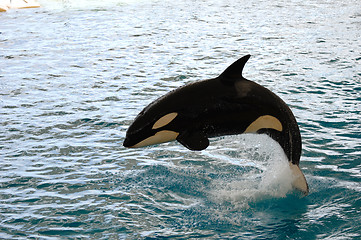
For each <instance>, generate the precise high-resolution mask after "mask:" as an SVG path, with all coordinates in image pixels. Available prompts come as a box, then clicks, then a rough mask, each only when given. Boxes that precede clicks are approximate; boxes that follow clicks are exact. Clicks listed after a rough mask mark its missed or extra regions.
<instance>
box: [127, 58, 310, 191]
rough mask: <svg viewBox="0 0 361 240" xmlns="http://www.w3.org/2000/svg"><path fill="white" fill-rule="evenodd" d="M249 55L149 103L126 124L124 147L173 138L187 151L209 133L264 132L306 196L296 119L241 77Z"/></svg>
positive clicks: (268, 93) (202, 143)
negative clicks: (205, 78)
mask: <svg viewBox="0 0 361 240" xmlns="http://www.w3.org/2000/svg"><path fill="white" fill-rule="evenodd" d="M249 58H250V55H246V56H244V57H242V58H240V59H239V60H237V61H236V62H234V63H233V64H232V65H230V66H229V67H228V68H227V69H226V70H225V71H224V72H223V73H222V74H221V75H219V76H218V77H216V78H213V79H208V80H203V81H197V82H194V83H191V84H188V85H185V86H183V87H180V88H177V89H175V90H173V91H171V92H169V93H167V94H166V95H164V96H162V97H160V98H159V99H157V100H155V101H154V102H152V103H150V104H149V105H148V106H147V107H145V108H144V109H143V110H142V111H141V112H140V113H139V114H138V116H137V117H136V118H135V120H134V122H133V123H132V124H131V125H130V126H129V128H128V130H127V133H126V138H125V140H124V143H123V145H124V147H143V146H148V145H153V144H158V143H163V142H168V141H173V140H177V141H178V142H180V143H181V144H182V145H184V146H185V147H187V148H188V149H190V150H203V149H206V148H207V147H208V145H209V140H208V138H211V137H216V136H223V135H235V134H242V133H258V134H267V135H269V136H270V137H271V138H273V139H274V140H275V141H277V142H278V143H279V144H280V145H281V147H282V149H283V151H284V152H285V154H286V156H287V158H288V160H289V163H290V168H291V170H292V173H293V182H292V185H293V187H294V188H296V189H298V190H300V191H301V192H303V193H304V194H305V195H307V194H308V184H307V181H306V178H305V177H304V175H303V173H302V172H301V169H300V168H299V162H300V157H301V147H302V146H301V134H300V130H299V128H298V125H297V122H296V119H295V117H294V115H293V113H292V111H291V110H290V108H289V107H288V106H287V104H286V103H285V102H284V101H283V100H282V99H281V98H279V97H278V96H277V95H276V94H274V93H273V92H271V91H270V90H268V89H266V88H265V87H263V86H261V85H259V84H257V83H255V82H252V81H250V80H247V79H245V78H244V77H243V76H242V70H243V68H244V65H245V64H246V62H247V61H248V59H249Z"/></svg>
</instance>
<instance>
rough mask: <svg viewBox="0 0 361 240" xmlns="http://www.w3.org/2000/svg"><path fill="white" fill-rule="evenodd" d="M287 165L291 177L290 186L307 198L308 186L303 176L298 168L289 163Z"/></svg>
mask: <svg viewBox="0 0 361 240" xmlns="http://www.w3.org/2000/svg"><path fill="white" fill-rule="evenodd" d="M289 164H290V168H291V171H292V175H293V180H292V186H293V187H294V188H295V189H297V190H299V191H301V192H302V193H303V194H304V195H305V196H307V195H308V184H307V181H306V178H305V175H303V173H302V171H301V169H300V167H299V166H297V165H295V164H292V163H291V162H290V163H289Z"/></svg>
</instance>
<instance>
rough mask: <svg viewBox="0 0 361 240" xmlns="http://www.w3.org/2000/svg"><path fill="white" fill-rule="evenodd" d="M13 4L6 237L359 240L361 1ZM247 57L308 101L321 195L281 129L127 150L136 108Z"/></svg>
mask: <svg viewBox="0 0 361 240" xmlns="http://www.w3.org/2000/svg"><path fill="white" fill-rule="evenodd" d="M41 3H42V5H43V7H42V8H39V9H23V10H10V11H8V12H6V13H1V14H0V22H1V25H0V49H1V51H0V95H1V96H0V111H1V112H0V114H1V115H0V116H1V117H0V118H1V121H0V130H1V131H0V149H1V153H0V213H1V214H0V238H2V239H74V238H93V239H146V238H147V239H153V238H154V239H156V238H161V237H166V238H167V237H168V238H171V239H187V238H196V239H199V238H205V239H218V238H222V239H237V238H239V239H358V238H360V233H361V227H360V225H361V217H360V216H361V214H360V213H361V212H360V209H361V200H360V192H361V183H360V179H361V172H360V167H361V158H360V155H361V135H360V123H361V120H360V110H361V107H360V100H361V95H360V90H361V85H360V78H361V68H360V61H361V55H360V54H361V42H360V39H361V10H360V8H358V7H357V5H359V4H358V1H356V0H347V1H310V0H306V1H296V0H292V1H288V2H283V1H271V2H270V1H258V2H254V3H253V2H250V1H186V0H185V1H183V0H181V1H176V2H174V1H156V0H154V1H115V0H114V1H105V3H104V4H103V3H102V4H100V3H97V2H96V1H76V2H70V1H41ZM245 54H251V55H252V57H251V59H250V60H249V62H248V63H247V65H246V68H245V69H244V75H245V77H246V78H248V79H250V80H253V81H256V82H257V83H259V84H261V85H263V86H265V87H267V88H269V89H270V90H272V91H273V92H275V93H276V94H277V95H279V96H280V97H281V98H282V99H284V100H285V102H286V103H287V104H288V105H289V106H290V107H291V109H292V110H293V112H294V114H295V116H296V118H297V120H298V122H299V125H300V129H301V134H302V137H303V152H302V158H301V163H300V166H301V168H302V170H303V172H304V173H305V176H306V178H307V180H308V182H309V185H310V195H309V196H307V197H305V198H300V196H299V195H298V193H297V192H293V191H292V190H291V188H290V185H289V180H290V173H289V169H288V168H287V166H288V165H287V159H286V158H285V156H284V154H283V152H282V151H281V150H280V148H279V146H278V145H277V144H275V143H274V142H272V141H270V139H269V138H267V137H263V136H260V137H255V136H250V135H247V136H229V137H223V138H215V139H212V141H211V146H210V147H209V148H208V149H207V150H205V151H202V152H191V151H189V150H187V149H185V148H184V147H183V146H181V145H180V144H178V143H176V142H174V143H167V144H163V145H158V146H154V147H149V148H142V149H125V148H124V147H122V142H123V140H124V137H125V132H126V129H127V127H128V126H129V124H130V123H131V122H132V120H133V119H134V117H135V116H136V115H137V114H138V112H139V111H141V110H142V109H143V107H144V106H146V105H147V104H149V103H150V102H151V101H153V100H155V99H156V98H157V97H158V96H161V95H163V94H165V93H167V92H168V91H170V90H172V89H175V88H176V87H178V86H182V85H184V84H186V83H190V82H193V81H197V80H201V79H206V78H212V77H216V76H217V75H218V74H220V73H221V72H222V71H223V70H224V69H225V68H226V67H227V66H228V65H229V64H231V63H232V62H233V61H235V60H236V59H238V58H240V57H242V56H243V55H245Z"/></svg>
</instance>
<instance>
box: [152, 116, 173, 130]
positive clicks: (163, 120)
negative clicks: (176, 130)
mask: <svg viewBox="0 0 361 240" xmlns="http://www.w3.org/2000/svg"><path fill="white" fill-rule="evenodd" d="M177 115H178V113H176V112H172V113H168V114H166V115H164V116H163V117H161V118H159V119H158V121H156V122H155V123H154V125H153V127H152V129H158V128H161V127H164V126H165V125H167V124H168V123H170V122H171V121H173V119H174V118H176V117H177Z"/></svg>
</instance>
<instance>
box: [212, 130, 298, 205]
mask: <svg viewBox="0 0 361 240" xmlns="http://www.w3.org/2000/svg"><path fill="white" fill-rule="evenodd" d="M211 145H214V146H215V147H212V148H211V150H210V151H208V152H207V153H205V154H206V155H208V157H210V158H215V159H217V164H219V165H223V166H224V165H229V164H235V165H238V166H240V167H244V168H245V172H244V173H240V174H239V175H235V174H232V175H230V176H229V177H228V178H226V179H224V178H223V179H215V180H214V182H213V187H212V189H211V190H210V191H209V194H210V196H211V199H212V200H213V201H214V202H216V203H220V204H224V203H227V202H228V203H230V204H232V206H234V207H235V208H247V207H248V203H249V202H251V201H258V200H262V199H265V198H281V197H285V196H286V194H287V193H288V192H289V191H291V190H292V184H291V182H292V178H293V176H292V172H291V169H290V167H289V163H288V159H287V157H286V155H285V153H284V152H283V150H282V148H281V147H280V145H279V144H278V143H277V142H276V141H274V140H272V139H271V138H270V137H268V136H266V135H255V134H247V135H245V136H231V137H226V138H223V139H221V140H218V141H216V142H213V143H212V144H211Z"/></svg>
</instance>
